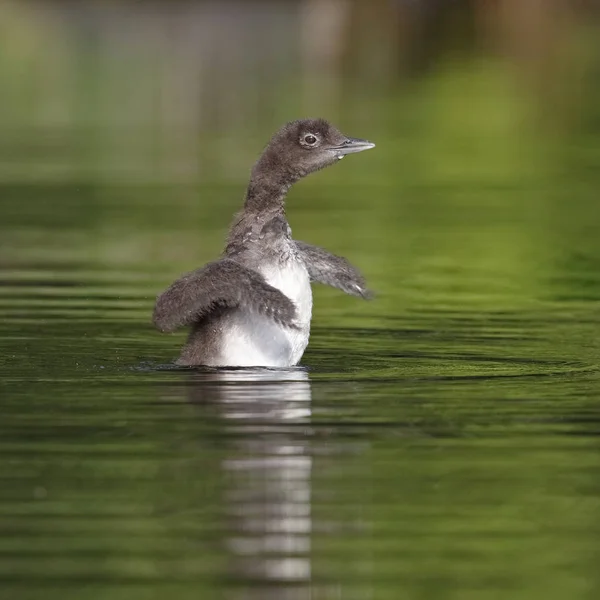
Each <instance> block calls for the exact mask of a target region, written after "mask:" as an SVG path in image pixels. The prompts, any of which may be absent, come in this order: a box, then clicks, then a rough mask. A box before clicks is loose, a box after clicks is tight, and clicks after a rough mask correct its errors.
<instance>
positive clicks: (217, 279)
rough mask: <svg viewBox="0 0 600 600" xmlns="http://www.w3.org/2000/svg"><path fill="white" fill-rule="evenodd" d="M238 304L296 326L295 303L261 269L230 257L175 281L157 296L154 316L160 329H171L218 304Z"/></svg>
mask: <svg viewBox="0 0 600 600" xmlns="http://www.w3.org/2000/svg"><path fill="white" fill-rule="evenodd" d="M236 306H244V307H246V308H248V309H249V310H251V311H253V312H257V313H261V314H263V315H265V316H266V317H269V318H271V319H273V320H274V321H276V322H278V323H281V324H283V325H286V326H288V327H293V326H294V319H295V318H296V306H295V305H294V303H293V302H292V301H291V300H290V299H289V298H288V297H287V296H286V295H285V294H283V293H282V292H280V291H279V290H278V289H277V288H274V287H273V286H271V285H269V284H268V283H267V282H266V281H265V279H264V277H263V276H262V275H261V274H260V273H257V272H256V271H252V270H251V269H247V268H246V267H244V266H242V265H240V264H239V263H237V262H235V261H233V260H230V259H227V258H224V259H222V260H218V261H216V262H213V263H209V264H208V265H206V266H205V267H203V268H202V269H197V270H196V271H192V272H191V273H186V274H185V275H183V277H181V278H180V279H178V280H177V281H175V283H173V284H172V285H171V286H170V287H169V288H168V289H167V290H165V291H164V292H163V293H162V294H161V295H160V296H159V297H158V298H157V299H156V305H155V306H154V314H153V318H152V320H153V322H154V325H155V326H156V328H157V329H160V331H163V332H171V331H175V330H176V329H178V328H179V327H183V326H185V325H191V324H192V323H194V322H196V321H198V320H200V319H202V317H204V316H206V315H207V314H209V313H210V312H211V311H212V310H214V309H215V308H217V307H236Z"/></svg>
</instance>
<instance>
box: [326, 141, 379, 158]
mask: <svg viewBox="0 0 600 600" xmlns="http://www.w3.org/2000/svg"><path fill="white" fill-rule="evenodd" d="M371 148H375V144H374V143H373V142H369V141H368V140H360V139H358V138H347V139H346V141H344V142H343V143H342V144H340V145H339V146H336V147H335V148H333V150H335V152H336V153H337V154H338V155H339V156H340V158H341V157H342V156H345V155H346V154H354V153H355V152H362V151H363V150H370V149H371Z"/></svg>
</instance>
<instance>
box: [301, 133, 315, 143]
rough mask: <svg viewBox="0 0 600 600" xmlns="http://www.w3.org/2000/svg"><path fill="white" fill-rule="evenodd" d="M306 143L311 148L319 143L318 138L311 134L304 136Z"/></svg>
mask: <svg viewBox="0 0 600 600" xmlns="http://www.w3.org/2000/svg"><path fill="white" fill-rule="evenodd" d="M304 141H305V142H306V143H307V144H308V145H309V146H313V145H314V144H316V143H317V138H316V137H315V136H314V135H312V133H309V134H308V135H305V136H304Z"/></svg>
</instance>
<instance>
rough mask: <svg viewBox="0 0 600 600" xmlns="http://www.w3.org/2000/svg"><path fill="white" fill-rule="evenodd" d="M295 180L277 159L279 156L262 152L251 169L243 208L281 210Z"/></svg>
mask: <svg viewBox="0 0 600 600" xmlns="http://www.w3.org/2000/svg"><path fill="white" fill-rule="evenodd" d="M295 180H296V178H295V177H293V176H292V174H291V173H290V172H289V170H288V169H286V168H285V165H284V164H282V163H281V162H280V161H279V157H277V156H273V155H272V154H268V153H265V154H263V156H261V157H260V159H259V160H258V162H257V163H256V165H254V168H253V169H252V175H251V177H250V183H249V184H248V189H247V190H246V197H245V199H244V210H246V211H251V212H263V211H265V212H266V211H269V212H270V211H272V210H277V209H281V210H283V207H284V203H285V197H286V196H287V193H288V191H289V189H290V188H291V187H292V184H293V183H294V182H295Z"/></svg>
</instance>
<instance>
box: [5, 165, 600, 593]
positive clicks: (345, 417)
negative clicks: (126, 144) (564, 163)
mask: <svg viewBox="0 0 600 600" xmlns="http://www.w3.org/2000/svg"><path fill="white" fill-rule="evenodd" d="M361 158H362V157H361ZM371 160H373V159H371ZM354 164H355V165H357V164H358V162H357V163H354ZM373 164H376V163H373ZM336 168H340V169H341V168H347V169H350V170H352V167H351V166H350V165H349V164H348V163H347V162H345V163H344V165H340V167H336ZM332 181H333V182H334V183H332ZM538 183H539V185H535V186H532V185H529V184H527V185H525V184H521V185H519V184H514V185H513V184H511V185H497V184H494V183H486V182H485V181H484V182H480V183H475V182H472V181H471V182H470V183H460V184H456V185H453V184H451V183H450V182H446V183H445V184H443V185H442V184H436V183H434V182H431V183H430V184H429V185H425V184H423V183H422V182H421V183H419V182H418V181H415V182H414V183H413V184H411V183H410V181H409V182H408V183H405V184H403V185H400V184H393V183H392V184H390V183H385V182H384V183H376V182H375V183H373V182H371V183H361V182H360V181H357V182H354V183H352V184H347V185H345V184H343V183H341V182H340V181H339V180H332V179H328V175H326V174H319V175H318V176H315V178H314V181H311V182H310V183H309V182H307V183H306V184H304V183H303V184H301V185H300V186H298V188H297V189H295V190H294V191H293V193H292V195H291V198H290V202H289V208H288V216H289V218H290V221H291V224H292V227H293V229H294V234H295V235H296V237H298V238H300V239H307V240H308V241H311V242H313V243H318V244H322V245H326V246H327V247H329V248H330V249H331V250H332V251H334V252H336V253H340V254H343V255H346V256H348V257H349V258H350V259H351V260H352V261H353V262H355V263H356V264H358V265H359V266H360V267H361V268H362V270H363V271H364V272H365V274H366V275H367V278H368V279H369V282H370V283H371V285H372V287H373V288H374V289H375V290H376V291H377V292H378V297H377V299H376V300H375V301H373V302H371V303H364V302H361V301H359V300H357V299H354V298H349V297H345V296H343V295H342V294H340V293H338V292H336V291H335V290H328V289H324V288H317V289H316V290H315V310H314V321H313V331H312V337H311V343H310V345H309V348H308V350H307V352H306V354H305V356H304V358H303V360H302V363H301V366H300V367H299V368H295V369H288V370H279V371H273V370H229V371H217V370H194V369H177V368H175V367H173V366H172V361H173V359H174V358H175V357H176V356H177V353H178V350H179V346H180V344H181V342H182V339H183V338H182V336H181V335H174V336H164V335H160V334H159V333H158V332H155V331H153V329H152V328H151V325H150V313H151V309H152V304H153V298H154V296H155V295H156V294H157V293H158V292H159V291H160V290H161V289H163V288H164V287H165V286H166V285H168V283H169V282H170V281H171V280H172V279H174V278H175V277H176V276H177V275H178V274H180V273H181V272H183V271H185V270H188V269H191V268H195V267H196V266H199V265H200V264H202V263H203V262H205V261H207V260H209V259H211V258H213V257H214V256H215V255H216V254H217V253H218V252H219V251H220V247H221V243H222V239H223V236H224V233H225V230H226V226H227V224H228V222H229V219H230V217H231V214H232V213H233V211H234V210H236V209H237V207H238V205H239V198H240V195H241V190H242V187H243V186H238V185H233V184H231V185H229V184H228V185H224V184H218V183H216V184H208V183H207V184H202V185H200V184H199V185H195V186H192V185H178V184H172V185H138V184H136V185H133V184H122V185H121V184H114V185H107V184H102V183H93V184H92V183H87V184H82V183H73V182H68V181H67V182H62V183H59V182H56V183H47V182H46V183H43V182H41V183H36V182H30V183H24V182H21V183H19V182H17V183H13V184H9V183H5V184H4V185H2V186H1V187H0V195H1V197H2V219H1V220H0V238H1V239H2V254H1V257H0V316H1V318H0V369H1V373H2V377H1V380H0V394H1V398H2V400H1V401H0V406H1V414H2V417H1V419H0V453H1V460H0V479H1V485H0V587H1V589H2V597H6V598H13V599H19V600H21V599H29V598H40V597H44V598H61V599H70V598H73V599H75V598H81V597H83V596H85V597H86V598H110V599H111V600H114V599H119V598H123V599H125V598H127V599H128V600H131V599H132V598H144V599H145V598H161V599H162V598H165V597H168V596H169V595H170V596H171V597H174V598H182V599H184V598H200V597H202V598H235V599H237V598H244V599H245V598H257V599H258V598H260V599H265V598H273V599H296V598H298V599H305V598H306V599H308V598H313V599H315V598H327V599H330V598H344V599H353V598H356V599H361V600H362V599H367V598H378V599H379V598H382V599H384V598H390V599H394V600H397V599H398V598H411V599H412V598H419V599H434V598H435V599H437V598H443V599H445V600H446V599H452V598H457V599H458V598H460V599H461V600H462V599H464V598H477V599H486V598H490V599H491V598H501V597H502V598H504V597H507V598H508V597H510V598H513V599H514V598H523V599H527V600H530V599H532V598H545V599H547V598H556V599H563V598H590V599H591V598H596V597H597V596H598V594H599V593H600V577H599V575H598V560H599V556H600V525H599V523H600V483H599V482H600V453H599V446H598V433H599V431H600V409H599V404H598V400H599V396H600V377H599V371H598V364H599V357H600V353H599V350H600V342H599V336H598V332H599V330H600V313H599V311H598V301H599V300H600V275H599V274H600V236H598V235H597V223H598V216H599V214H598V213H599V210H598V208H597V206H598V205H597V195H596V194H595V193H594V186H593V185H581V183H580V182H577V183H576V182H575V180H572V183H573V185H570V184H569V185H567V184H566V183H564V182H563V185H550V184H548V182H546V181H541V182H538ZM365 198H368V199H369V200H368V201H367V202H365Z"/></svg>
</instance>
